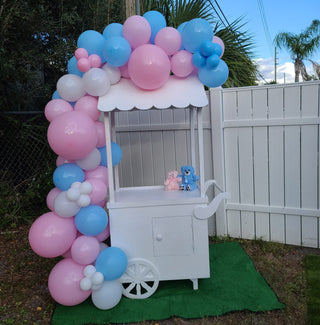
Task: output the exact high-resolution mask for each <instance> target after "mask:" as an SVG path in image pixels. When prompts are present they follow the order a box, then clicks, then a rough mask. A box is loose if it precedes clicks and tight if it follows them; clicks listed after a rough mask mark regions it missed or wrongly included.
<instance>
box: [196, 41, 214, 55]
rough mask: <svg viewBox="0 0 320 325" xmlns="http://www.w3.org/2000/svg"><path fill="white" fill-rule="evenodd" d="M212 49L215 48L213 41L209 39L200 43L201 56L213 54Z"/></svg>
mask: <svg viewBox="0 0 320 325" xmlns="http://www.w3.org/2000/svg"><path fill="white" fill-rule="evenodd" d="M214 50H215V46H214V45H213V43H212V42H211V41H209V40H206V41H203V42H202V43H201V45H200V53H201V54H202V55H203V56H206V57H208V56H210V55H212V54H214Z"/></svg>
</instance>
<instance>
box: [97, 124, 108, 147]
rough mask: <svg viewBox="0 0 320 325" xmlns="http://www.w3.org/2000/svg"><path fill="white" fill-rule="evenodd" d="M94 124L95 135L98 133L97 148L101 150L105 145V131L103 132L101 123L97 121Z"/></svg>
mask: <svg viewBox="0 0 320 325" xmlns="http://www.w3.org/2000/svg"><path fill="white" fill-rule="evenodd" d="M95 124H96V129H97V133H98V142H97V147H98V148H101V147H104V146H105V145H106V131H105V128H104V123H103V122H100V121H97V122H95Z"/></svg>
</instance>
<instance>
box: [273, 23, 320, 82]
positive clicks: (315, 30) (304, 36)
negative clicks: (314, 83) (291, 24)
mask: <svg viewBox="0 0 320 325" xmlns="http://www.w3.org/2000/svg"><path fill="white" fill-rule="evenodd" d="M274 43H275V45H276V46H278V47H279V48H286V49H287V50H288V51H289V53H290V54H291V58H292V60H293V61H294V69H295V82H298V81H299V75H300V74H301V76H302V79H303V80H304V81H305V80H310V76H309V75H308V74H307V72H306V67H305V65H304V63H303V60H304V59H307V58H308V57H309V56H310V55H312V53H313V52H314V51H315V50H316V48H317V47H318V46H319V45H320V20H318V19H315V20H313V21H312V23H311V25H310V26H309V27H308V28H306V29H305V30H304V31H303V32H301V33H300V34H294V33H286V32H281V33H279V34H277V36H276V37H275V39H274Z"/></svg>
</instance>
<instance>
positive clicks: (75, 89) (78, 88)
mask: <svg viewBox="0 0 320 325" xmlns="http://www.w3.org/2000/svg"><path fill="white" fill-rule="evenodd" d="M57 91H58V93H59V95H60V96H61V97H62V98H63V99H64V100H66V101H68V102H75V101H77V100H78V99H80V98H81V97H82V96H84V95H85V94H86V91H85V89H84V82H83V80H82V78H81V77H79V76H77V75H75V74H65V75H64V76H62V77H61V78H60V79H59V80H58V82H57Z"/></svg>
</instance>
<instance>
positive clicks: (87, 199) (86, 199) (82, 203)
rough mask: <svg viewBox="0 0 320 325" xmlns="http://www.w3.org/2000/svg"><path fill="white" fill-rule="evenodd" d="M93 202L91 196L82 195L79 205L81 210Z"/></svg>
mask: <svg viewBox="0 0 320 325" xmlns="http://www.w3.org/2000/svg"><path fill="white" fill-rule="evenodd" d="M90 202H91V199H90V196H89V195H86V194H81V195H80V197H79V199H78V201H77V203H78V205H79V206H80V207H81V208H84V207H87V206H88V205H89V204H90Z"/></svg>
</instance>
